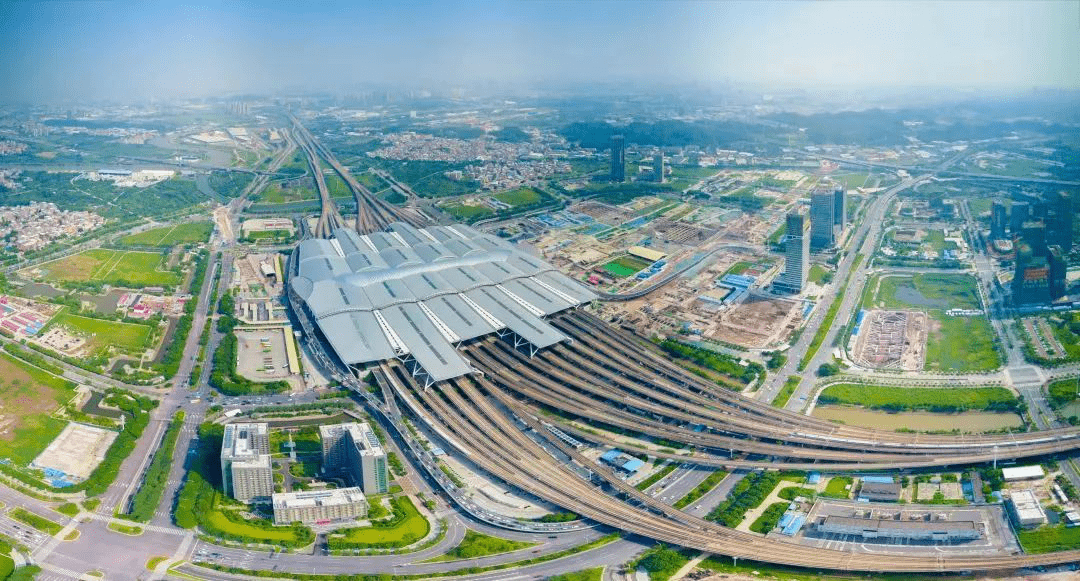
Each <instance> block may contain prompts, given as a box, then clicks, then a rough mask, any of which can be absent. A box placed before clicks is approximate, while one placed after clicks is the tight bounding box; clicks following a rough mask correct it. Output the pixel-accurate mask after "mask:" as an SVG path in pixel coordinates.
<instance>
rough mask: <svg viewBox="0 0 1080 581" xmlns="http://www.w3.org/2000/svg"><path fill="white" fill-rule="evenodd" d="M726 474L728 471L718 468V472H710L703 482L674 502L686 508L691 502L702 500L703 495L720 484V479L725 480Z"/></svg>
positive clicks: (678, 506)
mask: <svg viewBox="0 0 1080 581" xmlns="http://www.w3.org/2000/svg"><path fill="white" fill-rule="evenodd" d="M725 476H727V472H724V471H723V470H717V471H716V472H713V473H712V474H709V475H708V476H706V477H705V480H702V481H701V484H698V485H697V486H695V487H694V489H693V490H691V491H690V492H687V493H686V496H683V497H682V498H680V499H679V500H678V501H676V502H675V504H674V506H675V508H680V509H681V508H686V507H688V506H690V505H691V504H694V503H695V502H697V501H698V500H700V499H701V497H703V496H705V495H706V494H708V493H709V491H710V490H712V489H714V488H716V485H717V484H720V481H721V480H723V479H724V477H725Z"/></svg>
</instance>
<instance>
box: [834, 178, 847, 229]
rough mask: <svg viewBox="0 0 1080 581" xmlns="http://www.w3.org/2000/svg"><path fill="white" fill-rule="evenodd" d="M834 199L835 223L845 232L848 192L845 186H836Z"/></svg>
mask: <svg viewBox="0 0 1080 581" xmlns="http://www.w3.org/2000/svg"><path fill="white" fill-rule="evenodd" d="M833 198H834V199H833V210H834V211H835V214H834V220H833V222H834V223H835V224H836V225H837V226H839V227H840V231H841V232H843V231H844V226H846V225H847V192H846V191H844V186H842V185H837V186H836V189H835V190H833Z"/></svg>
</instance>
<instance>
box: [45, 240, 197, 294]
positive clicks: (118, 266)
mask: <svg viewBox="0 0 1080 581" xmlns="http://www.w3.org/2000/svg"><path fill="white" fill-rule="evenodd" d="M162 258H163V256H162V255H161V254H158V253H156V252H128V251H121V250H106V249H104V248H96V249H94V250H87V251H85V252H80V253H79V254H74V255H72V256H68V257H65V258H61V259H60V260H57V261H54V262H49V263H46V264H43V265H41V266H39V267H37V268H38V269H40V270H41V272H42V274H41V277H40V278H41V280H43V281H45V282H56V283H103V284H110V285H113V286H122V287H131V288H141V287H145V286H175V285H177V284H178V283H179V282H180V274H179V273H177V272H174V271H171V270H165V269H164V268H163V264H162Z"/></svg>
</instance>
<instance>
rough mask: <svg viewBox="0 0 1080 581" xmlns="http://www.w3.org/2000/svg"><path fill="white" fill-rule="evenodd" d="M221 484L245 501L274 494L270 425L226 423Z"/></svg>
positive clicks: (228, 492) (223, 487)
mask: <svg viewBox="0 0 1080 581" xmlns="http://www.w3.org/2000/svg"><path fill="white" fill-rule="evenodd" d="M221 484H222V489H224V491H225V493H226V494H228V495H229V496H232V497H233V498H235V499H236V500H239V501H241V502H251V501H263V500H267V499H269V498H270V496H271V495H272V494H273V493H274V476H273V468H272V466H271V462H270V433H269V430H268V429H267V426H266V424H254V423H251V424H249V423H240V424H228V425H226V426H225V434H224V436H223V437H222V439H221Z"/></svg>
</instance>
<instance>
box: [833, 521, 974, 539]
mask: <svg viewBox="0 0 1080 581" xmlns="http://www.w3.org/2000/svg"><path fill="white" fill-rule="evenodd" d="M816 528H817V530H818V532H820V533H824V534H833V535H852V536H856V537H862V538H864V539H881V540H887V541H972V540H975V539H978V538H979V537H980V534H979V529H978V528H977V527H976V526H975V523H974V522H972V521H966V520H959V521H947V520H930V521H928V520H922V519H918V520H910V519H909V520H892V519H880V518H858V517H848V516H831V515H830V516H826V517H824V518H823V519H822V520H821V521H820V522H819V523H818V524H817V526H816Z"/></svg>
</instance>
